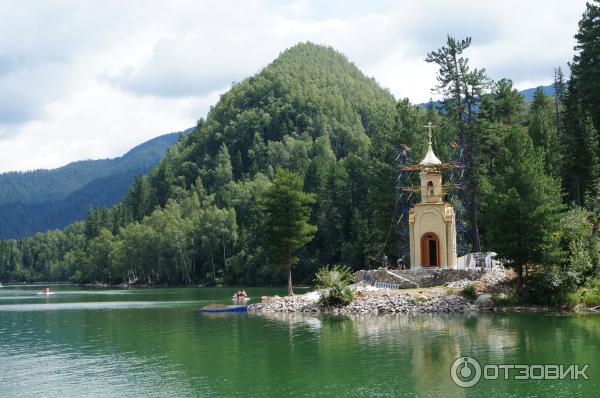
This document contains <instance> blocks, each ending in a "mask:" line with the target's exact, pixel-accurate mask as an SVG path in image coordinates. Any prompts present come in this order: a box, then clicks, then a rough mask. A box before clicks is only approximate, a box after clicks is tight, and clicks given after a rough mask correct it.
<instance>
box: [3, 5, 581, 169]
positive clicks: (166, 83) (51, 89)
mask: <svg viewBox="0 0 600 398" xmlns="http://www.w3.org/2000/svg"><path fill="white" fill-rule="evenodd" d="M0 4H1V11H0V172H1V171H9V170H31V169H36V168H54V167H59V166H62V165H64V164H66V163H69V162H71V161H74V160H81V159H97V158H105V157H115V156H120V155H122V154H123V153H124V152H126V151H127V150H128V149H130V148H131V147H133V146H135V145H137V144H139V143H141V142H144V141H146V140H148V139H150V138H152V137H155V136H158V135H161V134H164V133H168V132H172V131H179V130H183V129H185V128H187V127H191V126H193V125H194V124H195V121H196V120H197V119H198V118H200V117H204V116H206V113H207V112H208V110H209V108H210V106H211V105H213V104H214V103H215V102H216V101H217V100H218V98H219V95H220V94H222V93H223V92H225V91H227V90H228V88H229V87H230V85H231V83H232V82H234V81H241V80H243V79H244V78H245V77H247V76H249V75H251V74H254V73H256V72H258V71H260V69H261V68H262V67H264V66H265V65H267V64H268V63H269V62H271V61H272V60H273V59H274V58H275V57H277V55H278V54H279V53H280V52H281V51H282V50H284V49H285V48H287V47H290V46H292V45H294V44H295V43H298V42H301V41H312V42H316V43H321V44H327V45H331V46H333V47H334V48H336V49H338V50H339V51H341V52H343V53H344V54H346V56H347V57H348V58H349V59H350V60H351V61H352V62H354V63H355V64H356V65H357V66H358V67H359V68H360V69H361V70H363V72H365V73H366V74H367V75H369V76H372V77H374V78H375V79H376V80H377V81H378V82H379V83H380V84H381V85H382V86H383V87H386V88H388V89H389V90H390V91H391V92H392V93H393V94H394V95H395V96H396V98H401V97H408V98H410V99H411V101H413V102H423V101H426V100H428V99H429V98H430V97H431V96H432V94H431V91H430V89H431V87H433V85H434V83H435V74H436V70H435V67H433V66H432V65H428V64H425V63H424V62H423V58H424V57H425V55H426V54H427V52H428V51H431V50H433V49H436V48H438V47H440V46H441V45H443V43H444V40H445V37H446V34H448V33H449V34H452V35H454V36H456V37H461V38H462V37H464V36H472V37H473V44H472V48H471V49H469V52H468V53H467V55H468V56H469V58H470V59H471V62H472V64H473V65H474V66H478V67H485V68H486V69H487V71H488V74H489V76H490V77H491V78H493V79H496V80H497V79H500V78H502V77H509V78H511V79H513V81H514V82H515V84H516V86H517V87H518V88H529V87H534V86H537V85H540V84H548V83H550V82H551V80H552V72H553V68H554V67H555V66H558V65H561V66H563V68H566V64H567V62H568V61H569V60H570V59H571V58H572V55H573V45H574V39H573V35H574V34H575V32H576V31H577V22H578V21H579V19H580V17H581V14H582V13H583V11H584V9H585V1H584V0H569V1H565V0H528V1H523V0H519V1H511V0H497V1H482V0H479V1H469V0H452V1H450V0H447V1H442V0H437V1H434V0H418V1H416V0H407V1H404V0H397V1H386V0H380V1H360V0H332V1H326V0H325V1H316V0H315V1H309V0H299V1H289V2H285V1H266V0H265V1H253V0H240V1H223V0H219V1H217V0H214V1H200V0H190V1H186V0H172V1H161V0H140V1H136V0H127V1H123V0H118V1H110V0H103V1H97V0H94V1H75V0H73V1H35V0H32V1H22V0H15V1H11V0H1V1H0Z"/></svg>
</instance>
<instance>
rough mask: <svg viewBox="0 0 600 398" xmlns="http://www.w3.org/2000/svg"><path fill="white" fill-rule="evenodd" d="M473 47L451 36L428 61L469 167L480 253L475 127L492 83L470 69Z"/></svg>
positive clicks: (475, 239) (472, 219)
mask: <svg viewBox="0 0 600 398" xmlns="http://www.w3.org/2000/svg"><path fill="white" fill-rule="evenodd" d="M470 45H471V38H470V37H467V38H466V39H464V40H460V41H458V40H456V39H455V38H454V37H452V36H448V38H447V45H446V46H443V47H441V48H440V49H438V50H437V51H432V52H430V53H429V54H427V58H425V62H428V63H435V64H437V65H438V66H439V68H440V69H439V71H438V76H437V81H438V85H437V86H436V87H435V88H434V91H437V92H439V93H441V94H442V95H443V96H444V108H445V110H446V111H447V112H448V114H449V116H450V117H452V118H454V120H455V121H456V125H457V131H458V140H459V142H460V143H461V144H462V145H463V146H464V162H465V166H466V167H467V196H468V201H469V223H470V229H471V244H472V245H473V250H474V251H476V252H478V251H481V243H480V238H479V225H478V220H477V217H478V201H479V181H478V177H479V170H477V164H476V158H477V154H476V153H475V145H476V141H477V140H476V137H475V134H476V133H477V132H476V131H475V129H474V126H473V121H474V120H475V112H476V109H477V108H478V106H479V103H480V102H481V96H482V94H483V93H484V90H485V89H486V87H487V86H488V84H489V79H488V78H487V76H486V75H485V69H477V68H475V69H471V67H470V66H469V59H468V58H465V57H463V56H462V53H463V51H465V50H466V49H467V48H469V46H470Z"/></svg>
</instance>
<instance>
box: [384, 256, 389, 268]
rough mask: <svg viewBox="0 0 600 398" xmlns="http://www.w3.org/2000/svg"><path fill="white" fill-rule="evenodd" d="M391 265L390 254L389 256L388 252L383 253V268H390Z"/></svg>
mask: <svg viewBox="0 0 600 398" xmlns="http://www.w3.org/2000/svg"><path fill="white" fill-rule="evenodd" d="M389 265H390V261H389V259H388V256H387V254H384V255H383V268H385V269H388V267H389Z"/></svg>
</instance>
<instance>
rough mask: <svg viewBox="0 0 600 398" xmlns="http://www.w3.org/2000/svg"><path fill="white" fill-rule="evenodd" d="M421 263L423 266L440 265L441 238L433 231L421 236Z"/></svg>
mask: <svg viewBox="0 0 600 398" xmlns="http://www.w3.org/2000/svg"><path fill="white" fill-rule="evenodd" d="M421 263H422V265H423V267H439V266H440V239H439V238H438V236H437V235H436V234H434V233H433V232H427V233H426V234H423V236H422V237H421Z"/></svg>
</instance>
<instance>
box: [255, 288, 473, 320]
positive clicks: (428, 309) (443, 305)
mask: <svg viewBox="0 0 600 398" xmlns="http://www.w3.org/2000/svg"><path fill="white" fill-rule="evenodd" d="M313 293H314V292H313ZM313 293H309V294H306V295H299V296H291V297H272V298H269V299H266V300H263V302H262V303H256V304H251V305H249V306H248V311H249V312H254V313H274V312H282V313H290V312H297V313H326V314H343V315H350V314H369V315H378V314H406V315H412V314H464V313H468V312H473V311H477V306H476V305H474V304H471V303H470V302H469V301H468V300H467V299H466V298H464V297H462V296H458V295H440V296H436V297H427V296H424V295H423V296H420V297H415V296H413V295H410V294H392V293H391V292H390V293H389V294H388V293H385V292H358V293H357V294H356V297H355V298H354V300H352V302H351V303H349V304H348V305H345V306H339V307H322V306H320V305H319V304H318V297H317V295H315V294H313ZM315 298H316V299H315Z"/></svg>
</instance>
